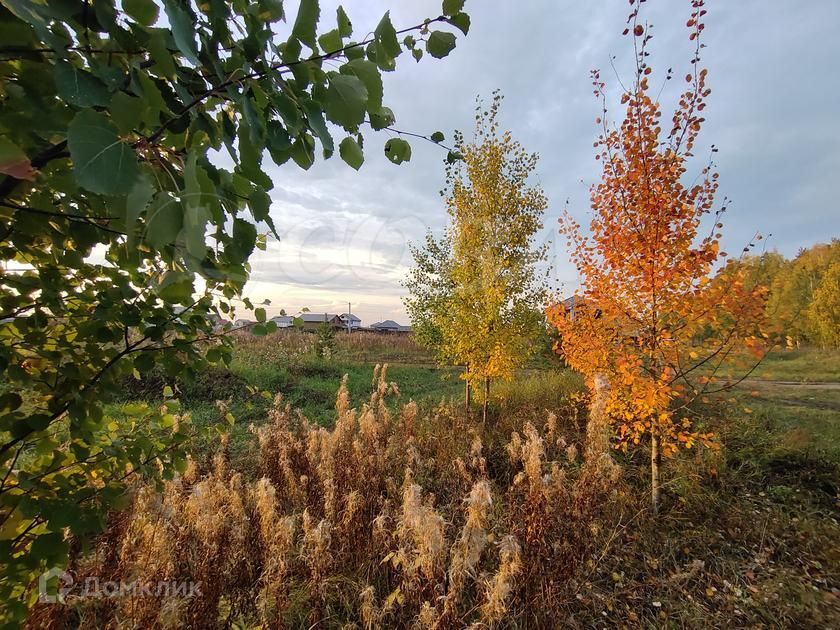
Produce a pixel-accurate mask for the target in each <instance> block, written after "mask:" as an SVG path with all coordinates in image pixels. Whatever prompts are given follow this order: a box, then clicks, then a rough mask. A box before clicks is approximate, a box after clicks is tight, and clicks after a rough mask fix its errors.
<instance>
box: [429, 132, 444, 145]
mask: <svg viewBox="0 0 840 630" xmlns="http://www.w3.org/2000/svg"><path fill="white" fill-rule="evenodd" d="M445 139H446V137H445V136H444V135H443V133H442V132H440V131H435V132H434V133H433V134H432V136H431V140H432V142H437V143H440V142H443V141H444V140H445Z"/></svg>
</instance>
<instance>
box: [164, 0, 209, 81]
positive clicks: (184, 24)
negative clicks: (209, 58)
mask: <svg viewBox="0 0 840 630" xmlns="http://www.w3.org/2000/svg"><path fill="white" fill-rule="evenodd" d="M164 8H165V9H166V17H168V18H169V26H170V27H172V37H173V39H174V40H175V45H176V46H177V47H178V50H180V51H181V52H182V53H183V54H184V56H185V57H186V58H187V59H188V60H189V61H190V63H192V64H194V65H196V66H200V65H201V62H200V61H199V60H198V48H197V47H196V44H195V24H193V20H192V18H191V17H190V14H189V13H187V12H186V11H185V10H184V9H183V8H182V7H181V5H180V4H176V3H175V1H174V0H167V1H166V2H165V3H164Z"/></svg>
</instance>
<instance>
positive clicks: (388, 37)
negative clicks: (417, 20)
mask: <svg viewBox="0 0 840 630" xmlns="http://www.w3.org/2000/svg"><path fill="white" fill-rule="evenodd" d="M373 37H374V41H375V42H376V63H377V64H378V65H379V67H380V68H382V69H383V70H385V69H391V68H392V65H393V64H392V62H393V60H394V59H396V58H397V57H399V56H400V53H401V52H402V47H400V42H399V40H398V39H397V31H396V29H395V28H394V25H393V24H391V15H390V11H388V12H386V13H385V15H383V16H382V19H381V20H380V21H379V24H378V25H377V27H376V30H375V31H374V32H373Z"/></svg>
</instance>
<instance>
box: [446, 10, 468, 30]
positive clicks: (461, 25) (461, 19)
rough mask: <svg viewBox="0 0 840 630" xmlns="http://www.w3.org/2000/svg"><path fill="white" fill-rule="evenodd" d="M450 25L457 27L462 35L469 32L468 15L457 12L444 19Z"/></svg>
mask: <svg viewBox="0 0 840 630" xmlns="http://www.w3.org/2000/svg"><path fill="white" fill-rule="evenodd" d="M446 21H447V22H449V23H450V24H451V25H452V26H454V27H455V28H457V29H459V30H460V31H461V32H462V33H463V34H464V35H466V34H467V33H469V32H470V16H469V15H467V14H466V13H458V14H456V15H453V16H452V17H451V18H449V19H448V20H446Z"/></svg>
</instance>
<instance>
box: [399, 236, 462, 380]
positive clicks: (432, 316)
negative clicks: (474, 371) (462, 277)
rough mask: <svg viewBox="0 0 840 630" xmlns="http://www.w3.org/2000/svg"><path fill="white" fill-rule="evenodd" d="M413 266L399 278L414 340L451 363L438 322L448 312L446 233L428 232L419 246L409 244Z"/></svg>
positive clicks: (449, 282)
mask: <svg viewBox="0 0 840 630" xmlns="http://www.w3.org/2000/svg"><path fill="white" fill-rule="evenodd" d="M409 250H410V252H411V257H412V259H413V261H414V266H413V267H412V268H411V269H410V270H409V272H408V275H407V276H406V278H405V279H404V280H403V286H404V287H405V288H406V289H407V290H408V295H407V296H405V297H404V298H403V304H404V305H405V308H406V311H407V312H408V316H409V319H410V320H411V332H412V335H413V336H414V339H415V340H416V341H417V342H418V343H419V344H421V345H422V346H424V347H425V348H428V349H430V350H432V351H434V352H435V355H436V357H437V359H438V362H439V363H441V364H443V365H450V364H451V362H452V361H451V357H449V356H447V354H446V346H445V344H444V339H443V331H442V321H443V320H444V318H446V317H448V316H449V315H450V314H451V304H450V300H451V299H452V294H453V292H454V288H455V287H454V284H453V281H452V243H451V237H450V235H449V234H444V236H443V237H442V238H440V239H438V238H436V237H435V235H434V234H432V232H431V231H429V232H427V233H426V238H425V240H424V241H423V243H422V244H421V245H417V244H410V245H409Z"/></svg>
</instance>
